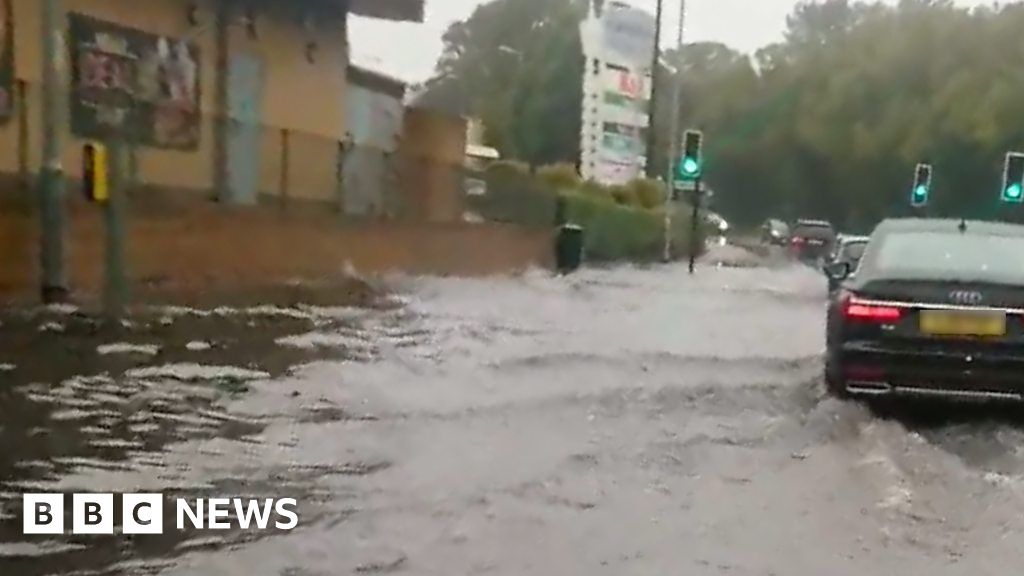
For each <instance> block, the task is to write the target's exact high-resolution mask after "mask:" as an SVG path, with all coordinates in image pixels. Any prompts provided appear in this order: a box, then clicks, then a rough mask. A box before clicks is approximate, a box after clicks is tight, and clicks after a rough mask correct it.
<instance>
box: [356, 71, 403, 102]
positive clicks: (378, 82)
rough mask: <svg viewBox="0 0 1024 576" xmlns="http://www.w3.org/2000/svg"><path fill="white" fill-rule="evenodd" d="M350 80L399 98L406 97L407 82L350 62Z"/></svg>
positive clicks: (357, 84)
mask: <svg viewBox="0 0 1024 576" xmlns="http://www.w3.org/2000/svg"><path fill="white" fill-rule="evenodd" d="M348 81H349V82H350V83H352V84H354V85H356V86H362V87H363V88H366V89H368V90H373V91H374V92H380V93H382V94H387V95H389V96H392V97H394V98H397V99H398V100H402V99H404V98H405V88H406V83H405V82H404V81H402V80H400V79H398V78H395V77H394V76H389V75H387V74H384V73H383V72H377V71H375V70H370V69H369V68H366V67H363V66H356V65H352V64H350V65H349V67H348Z"/></svg>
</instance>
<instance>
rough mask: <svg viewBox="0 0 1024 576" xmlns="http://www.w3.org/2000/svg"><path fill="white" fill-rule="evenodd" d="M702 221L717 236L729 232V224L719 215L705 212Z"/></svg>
mask: <svg viewBox="0 0 1024 576" xmlns="http://www.w3.org/2000/svg"><path fill="white" fill-rule="evenodd" d="M704 220H705V221H706V222H707V223H708V224H709V225H710V226H711V227H712V228H713V229H714V231H715V232H717V233H719V234H725V233H726V232H728V231H729V222H728V221H726V219H725V218H722V216H721V214H716V213H714V212H707V213H706V214H705V216H704Z"/></svg>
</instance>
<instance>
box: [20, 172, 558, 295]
mask: <svg viewBox="0 0 1024 576" xmlns="http://www.w3.org/2000/svg"><path fill="white" fill-rule="evenodd" d="M181 197H182V193H180V192H179V193H176V194H174V195H169V196H168V198H169V200H167V201H163V202H157V201H154V200H152V199H150V201H148V202H147V203H146V208H145V209H144V210H141V209H135V210H133V211H132V213H131V215H130V216H129V222H128V231H129V238H128V242H127V245H128V249H127V260H128V266H129V273H130V278H131V282H132V290H133V292H134V293H136V294H142V293H145V294H157V295H166V296H168V297H169V298H170V299H174V298H173V297H174V295H175V294H178V293H194V292H196V291H200V292H201V291H205V290H209V291H217V292H225V291H227V292H230V291H231V290H236V289H237V290H244V289H250V288H253V289H255V288H263V287H272V286H274V285H279V284H283V283H286V282H289V281H291V280H298V279H301V280H323V279H330V278H332V277H337V276H338V275H339V274H340V273H341V272H342V271H343V270H344V268H345V266H346V263H351V264H352V265H354V266H355V267H356V269H357V270H359V271H361V272H368V273H376V272H386V271H396V270H401V271H406V272H410V273H424V274H457V275H485V274H492V273H503V272H509V271H515V270H521V269H525V268H528V267H531V266H542V267H550V265H551V258H552V238H551V234H550V233H549V232H546V231H531V230H524V229H520V228H516V227H512V226H501V225H491V224H487V225H470V224H462V223H450V224H436V223H435V224H427V223H413V222H364V223H344V224H342V223H339V221H338V218H337V216H336V215H330V214H324V211H323V209H322V207H321V206H313V207H310V208H309V209H308V210H303V209H302V208H299V207H292V208H289V210H288V211H287V212H282V211H281V210H279V209H278V208H276V207H271V206H263V207H250V208H227V207H224V206H222V205H218V204H213V203H209V202H204V201H202V200H200V199H198V198H196V199H191V200H189V201H183V200H181ZM24 199H25V197H22V200H24ZM72 205H73V206H72V209H71V210H70V211H69V225H68V235H67V247H68V255H67V266H68V271H69V276H70V281H71V285H72V286H71V287H72V290H73V291H74V292H75V294H76V297H78V298H84V299H86V300H89V299H92V298H94V297H95V296H97V295H98V293H99V291H100V289H101V282H102V278H103V246H104V230H103V219H102V214H101V212H100V209H99V208H98V207H96V206H91V205H85V204H83V203H81V202H78V201H75V202H72ZM33 213H34V210H33V209H32V207H31V206H30V205H28V204H27V203H26V202H23V201H22V202H19V201H17V198H14V197H8V198H7V199H6V201H4V200H3V199H0V302H11V301H33V300H34V299H36V298H37V291H38V272H37V271H38V265H37V257H36V254H37V253H38V252H37V245H38V228H37V225H36V222H35V219H34V216H33Z"/></svg>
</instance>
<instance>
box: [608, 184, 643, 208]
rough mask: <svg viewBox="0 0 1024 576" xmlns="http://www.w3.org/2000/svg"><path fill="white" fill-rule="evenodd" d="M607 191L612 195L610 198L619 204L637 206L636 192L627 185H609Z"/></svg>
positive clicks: (638, 201)
mask: <svg viewBox="0 0 1024 576" xmlns="http://www.w3.org/2000/svg"><path fill="white" fill-rule="evenodd" d="M608 192H609V193H610V194H611V195H612V200H615V203H616V204H618V205H619V206H638V205H639V203H640V200H639V199H638V198H637V196H636V192H634V191H633V189H632V188H630V187H628V186H622V185H618V186H610V187H609V188H608Z"/></svg>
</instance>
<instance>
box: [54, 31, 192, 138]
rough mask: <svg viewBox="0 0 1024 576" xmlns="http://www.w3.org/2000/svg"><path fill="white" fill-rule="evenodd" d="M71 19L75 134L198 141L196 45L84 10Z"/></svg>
mask: <svg viewBox="0 0 1024 576" xmlns="http://www.w3.org/2000/svg"><path fill="white" fill-rule="evenodd" d="M69 21H70V29H71V46H70V49H71V62H72V79H71V85H72V93H71V125H72V130H73V131H74V133H75V134H76V135H78V136H82V137H86V138H94V139H104V138H108V137H111V136H114V135H119V136H121V137H123V138H126V139H128V140H131V141H134V142H137V143H138V144H142V145H146V146H153V147H156V148H174V149H185V150H191V149H195V148H197V147H198V145H199V138H200V109H199V96H200V91H199V90H200V85H199V64H200V60H199V50H198V48H197V47H196V46H195V45H194V44H191V43H189V42H186V41H182V40H175V39H173V38H167V37H163V36H157V35H154V34H149V33H146V32H143V31H140V30H135V29H132V28H126V27H123V26H118V25H116V24H111V23H108V22H104V21H101V20H96V19H93V18H89V17H87V16H82V15H80V14H71V15H69Z"/></svg>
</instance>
